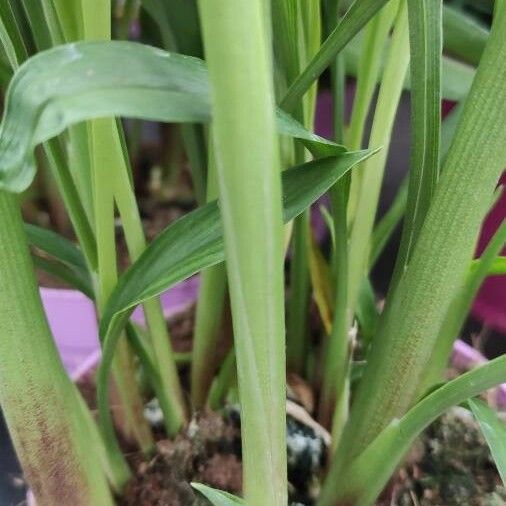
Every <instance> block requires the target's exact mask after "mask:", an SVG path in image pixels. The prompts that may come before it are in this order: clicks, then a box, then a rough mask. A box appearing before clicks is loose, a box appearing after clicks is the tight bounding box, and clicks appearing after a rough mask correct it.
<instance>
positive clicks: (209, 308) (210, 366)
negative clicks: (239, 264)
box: [191, 264, 227, 409]
mask: <svg viewBox="0 0 506 506" xmlns="http://www.w3.org/2000/svg"><path fill="white" fill-rule="evenodd" d="M226 293H227V271H226V269H225V265H224V264H219V265H216V266H214V267H210V268H209V269H206V270H204V271H202V273H201V275H200V291H199V298H198V303H197V311H196V315H195V333H194V337H193V351H192V371H191V375H192V377H191V396H192V404H193V407H194V408H195V409H201V408H203V407H204V406H205V404H206V400H207V395H208V393H209V389H210V388H211V384H212V380H213V377H214V373H215V371H216V366H217V363H216V351H217V346H218V342H219V337H220V334H219V331H220V328H221V325H222V322H223V309H224V307H225V297H226Z"/></svg>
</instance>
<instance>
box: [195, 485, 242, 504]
mask: <svg viewBox="0 0 506 506" xmlns="http://www.w3.org/2000/svg"><path fill="white" fill-rule="evenodd" d="M191 486H192V487H193V488H194V489H195V490H198V491H199V492H200V493H201V494H202V495H203V496H204V497H206V498H207V499H208V500H209V501H210V502H211V504H213V505H214V506H237V505H238V504H241V505H242V506H247V505H246V503H245V502H244V501H243V500H242V499H241V498H240V497H236V496H235V495H232V494H229V493H228V492H223V491H222V490H217V489H215V488H211V487H208V486H207V485H203V484H202V483H192V484H191Z"/></svg>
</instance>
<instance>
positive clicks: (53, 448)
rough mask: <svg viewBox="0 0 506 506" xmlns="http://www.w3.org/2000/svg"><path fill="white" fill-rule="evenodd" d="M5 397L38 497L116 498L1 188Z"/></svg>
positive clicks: (40, 500) (12, 203)
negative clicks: (60, 355)
mask: <svg viewBox="0 0 506 506" xmlns="http://www.w3.org/2000/svg"><path fill="white" fill-rule="evenodd" d="M0 228H1V230H2V233H1V234H0V278H1V279H2V290H1V291H0V313H1V314H0V332H1V334H2V339H0V357H1V360H0V383H1V385H2V388H1V389H0V400H1V404H2V409H3V413H4V415H5V418H6V421H7V425H8V427H9V431H10V434H11V437H12V439H13V442H14V446H15V447H16V452H17V455H18V458H19V460H20V462H21V465H22V467H23V471H24V474H25V477H26V478H27V481H28V483H29V485H30V488H31V489H32V491H33V492H34V495H35V498H36V500H37V504H38V505H40V506H53V505H54V504H73V505H74V504H75V505H77V506H87V505H89V504H101V505H111V506H112V504H113V501H112V498H111V495H110V492H109V490H108V485H107V480H106V478H105V475H104V473H103V471H102V468H101V466H100V465H97V462H96V454H97V452H98V448H97V447H96V445H95V444H94V441H93V437H92V434H91V433H90V430H89V427H88V425H87V422H86V419H85V418H84V417H83V413H82V411H81V410H80V408H79V398H78V396H77V395H76V392H75V390H74V387H73V385H72V383H71V382H70V380H69V379H68V377H67V375H66V373H65V371H64V369H63V365H62V363H61V361H60V358H59V356H58V352H57V350H56V347H55V345H54V342H53V338H52V336H51V332H50V330H49V327H48V325H47V321H46V318H45V316H44V311H43V308H42V304H41V301H40V297H39V294H38V289H37V284H36V280H35V276H34V274H33V266H32V262H31V260H30V254H29V251H28V245H27V242H26V238H25V234H24V231H23V225H22V221H21V216H20V213H19V208H18V205H17V203H16V200H15V197H13V196H11V195H9V194H7V193H5V192H0Z"/></svg>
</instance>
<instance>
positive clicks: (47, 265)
mask: <svg viewBox="0 0 506 506" xmlns="http://www.w3.org/2000/svg"><path fill="white" fill-rule="evenodd" d="M32 258H33V263H34V265H35V266H36V267H38V268H39V269H41V270H43V271H44V272H46V273H47V274H49V275H50V276H53V277H54V278H56V279H59V280H60V281H63V282H64V283H66V284H68V285H70V286H71V287H72V288H75V289H76V290H79V291H80V292H82V293H84V295H86V296H87V297H88V298H90V299H91V300H93V299H94V297H95V295H94V292H93V286H92V285H91V283H90V282H89V281H90V280H89V276H88V277H86V278H84V277H82V276H79V275H78V274H77V273H76V272H74V271H73V270H72V269H69V268H68V267H67V266H66V265H62V264H58V263H56V262H51V261H50V260H47V259H46V258H43V257H39V256H37V255H32Z"/></svg>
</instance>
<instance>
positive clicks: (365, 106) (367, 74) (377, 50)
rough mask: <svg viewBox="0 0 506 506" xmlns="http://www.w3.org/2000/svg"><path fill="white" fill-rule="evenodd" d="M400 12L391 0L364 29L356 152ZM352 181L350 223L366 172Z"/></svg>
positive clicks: (353, 132)
mask: <svg viewBox="0 0 506 506" xmlns="http://www.w3.org/2000/svg"><path fill="white" fill-rule="evenodd" d="M398 10H399V0H391V1H390V2H388V4H387V5H385V7H383V9H381V10H380V11H379V12H378V13H377V14H376V15H375V16H374V17H373V18H372V19H371V21H370V22H369V24H368V25H367V27H366V28H365V29H364V38H363V42H362V53H361V55H360V63H359V67H358V74H357V85H356V91H355V97H354V100H353V109H352V113H351V120H350V126H349V129H348V135H347V143H346V144H347V146H348V147H349V148H350V149H352V150H354V149H360V148H361V147H362V142H363V140H364V131H365V124H366V120H367V115H368V114H369V110H370V108H371V103H372V99H373V97H374V91H375V90H376V85H377V83H378V76H379V73H380V68H381V62H382V60H383V54H384V52H385V43H386V41H387V40H388V35H389V33H390V30H391V28H392V24H393V22H394V20H395V16H396V13H397V11H398ZM351 180H352V181H351V189H350V198H349V203H348V220H349V222H350V223H352V222H353V218H354V217H355V212H356V209H357V204H358V197H359V192H360V188H361V184H362V171H360V170H356V171H353V174H352V176H351Z"/></svg>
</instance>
